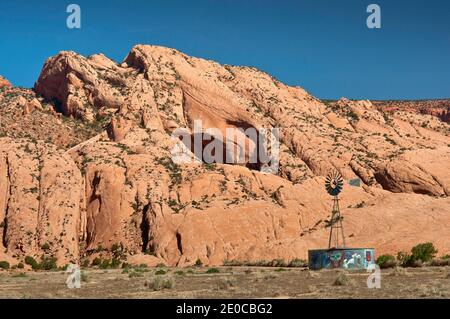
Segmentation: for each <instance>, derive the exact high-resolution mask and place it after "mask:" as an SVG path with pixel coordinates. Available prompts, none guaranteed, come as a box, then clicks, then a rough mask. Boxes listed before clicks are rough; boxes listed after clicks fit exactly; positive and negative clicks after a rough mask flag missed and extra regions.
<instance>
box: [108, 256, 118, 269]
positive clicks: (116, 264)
mask: <svg viewBox="0 0 450 319" xmlns="http://www.w3.org/2000/svg"><path fill="white" fill-rule="evenodd" d="M119 266H120V260H119V259H117V258H113V259H112V260H111V264H110V267H111V268H119Z"/></svg>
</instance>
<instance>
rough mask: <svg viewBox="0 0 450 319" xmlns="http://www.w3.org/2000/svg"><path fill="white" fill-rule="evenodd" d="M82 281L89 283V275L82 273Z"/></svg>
mask: <svg viewBox="0 0 450 319" xmlns="http://www.w3.org/2000/svg"><path fill="white" fill-rule="evenodd" d="M81 281H82V282H89V277H88V274H87V273H85V272H84V271H82V272H81Z"/></svg>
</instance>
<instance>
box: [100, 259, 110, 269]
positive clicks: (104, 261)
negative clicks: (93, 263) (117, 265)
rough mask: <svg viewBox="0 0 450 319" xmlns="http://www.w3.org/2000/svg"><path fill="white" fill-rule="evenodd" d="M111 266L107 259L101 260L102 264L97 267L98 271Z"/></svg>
mask: <svg viewBox="0 0 450 319" xmlns="http://www.w3.org/2000/svg"><path fill="white" fill-rule="evenodd" d="M110 266H111V261H110V260H109V259H104V260H102V263H101V264H100V265H99V268H100V269H108V268H109V267H110Z"/></svg>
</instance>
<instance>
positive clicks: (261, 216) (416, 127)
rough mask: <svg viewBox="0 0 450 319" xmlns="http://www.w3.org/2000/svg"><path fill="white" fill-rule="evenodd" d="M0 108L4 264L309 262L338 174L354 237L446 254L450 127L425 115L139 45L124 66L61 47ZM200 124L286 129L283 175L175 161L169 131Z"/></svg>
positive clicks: (389, 249) (244, 165)
mask: <svg viewBox="0 0 450 319" xmlns="http://www.w3.org/2000/svg"><path fill="white" fill-rule="evenodd" d="M0 105H1V106H0V112H1V118H0V133H2V134H1V136H3V137H1V138H0V220H1V221H3V222H2V223H1V229H0V231H1V232H0V233H1V234H2V243H1V245H2V246H3V247H1V249H0V260H3V259H5V260H10V261H11V262H14V261H17V262H18V261H22V260H23V259H24V257H25V256H28V255H30V256H34V257H35V258H40V257H41V256H54V257H56V258H57V260H58V263H59V264H61V265H63V264H67V263H68V262H71V261H72V262H83V261H85V260H89V261H92V260H93V259H94V257H98V256H101V257H102V258H112V257H114V258H117V259H121V260H122V261H127V262H130V263H136V264H140V263H146V264H148V265H156V264H158V263H165V264H167V265H178V266H185V265H192V264H194V263H195V262H196V261H197V260H198V259H199V260H201V261H202V263H203V264H209V265H218V264H222V263H224V262H225V261H231V260H239V261H261V260H271V259H285V260H291V259H295V258H303V259H304V258H306V256H307V250H308V249H313V248H321V247H326V246H327V240H328V238H327V235H328V228H327V227H326V225H327V219H328V218H329V214H330V210H331V205H332V202H331V198H330V197H329V195H327V194H326V192H325V190H324V187H323V184H324V176H325V175H326V174H327V173H328V172H330V170H332V169H337V170H338V171H339V172H341V174H342V175H343V176H344V178H345V179H346V180H350V179H355V178H360V179H361V181H362V185H361V187H353V186H349V185H348V183H346V185H345V187H344V191H343V193H342V195H341V196H340V197H341V207H342V213H343V216H344V225H345V230H346V234H347V235H348V245H351V246H371V247H375V248H376V249H377V251H378V253H396V252H398V251H401V250H403V251H406V250H410V248H411V247H412V246H414V245H415V244H417V243H419V242H424V241H432V242H433V243H434V244H435V245H436V246H437V248H438V249H439V251H440V253H442V254H444V253H448V252H450V227H449V226H450V214H449V213H450V199H449V197H448V196H449V195H450V136H449V133H450V127H449V125H448V124H447V123H444V122H442V121H441V120H440V119H439V118H437V117H435V116H433V115H425V114H417V113H415V112H408V110H405V111H397V112H395V113H387V112H384V111H383V110H380V109H379V108H377V107H375V106H374V105H373V104H372V103H371V102H370V101H350V100H348V99H345V98H343V99H341V100H339V101H337V102H322V101H320V100H318V99H316V98H314V97H313V96H311V95H310V94H309V93H308V92H306V91H305V90H303V89H302V88H300V87H289V86H287V85H285V84H283V83H281V82H279V81H277V80H276V79H274V78H272V77H271V76H269V75H268V74H266V73H263V72H261V71H258V70H257V69H254V68H248V67H236V66H227V65H225V66H222V65H219V64H217V63H215V62H212V61H207V60H203V59H198V58H193V57H189V56H187V55H185V54H183V53H181V52H179V51H176V50H173V49H169V48H163V47H157V46H145V45H138V46H135V47H134V48H133V49H132V50H131V52H130V53H129V54H128V56H127V57H126V58H125V60H124V62H123V63H121V64H118V63H116V62H114V61H112V60H110V59H108V58H107V57H105V56H103V55H94V56H91V57H87V58H86V57H83V56H80V55H78V54H76V53H74V52H61V53H59V54H58V55H56V56H55V57H51V58H49V59H48V60H47V61H46V63H45V65H44V68H43V70H42V72H41V74H40V76H39V79H38V80H37V82H36V85H35V87H34V92H33V91H30V90H23V89H21V90H19V89H15V88H8V89H7V90H2V92H1V95H0ZM61 113H62V114H63V115H62V116H61ZM12 114H13V115H12ZM199 119H201V120H202V123H203V128H204V129H205V130H206V129H209V128H217V130H218V131H219V132H222V133H224V132H225V131H226V129H227V128H233V127H234V128H252V127H254V128H279V130H280V153H279V157H280V166H279V169H278V171H277V173H276V174H267V173H262V172H260V171H259V168H260V167H261V165H253V164H252V163H250V161H249V156H248V154H247V156H246V157H244V158H243V160H241V161H231V162H227V163H228V164H208V165H204V164H202V163H189V164H187V163H186V164H183V163H175V162H174V161H173V160H172V156H171V151H172V149H173V148H174V146H176V145H179V144H180V142H177V141H175V140H173V139H172V138H171V136H170V134H171V132H173V131H174V130H175V129H176V128H185V129H186V130H187V131H188V132H190V133H191V134H193V136H194V134H195V132H194V131H193V125H194V121H196V120H199ZM17 121H23V123H24V124H25V123H26V124H25V125H18V124H17ZM424 122H426V123H427V125H423V123H424ZM45 128H47V130H46V129H45ZM49 128H50V130H49ZM48 130H49V131H48ZM52 130H53V134H52ZM221 142H225V141H221ZM235 143H236V144H238V146H240V147H241V149H246V150H252V149H254V147H255V143H254V141H253V140H252V139H251V138H248V137H245V138H244V139H243V140H241V141H237V142H235ZM204 146H205V145H204ZM259 164H260V163H259Z"/></svg>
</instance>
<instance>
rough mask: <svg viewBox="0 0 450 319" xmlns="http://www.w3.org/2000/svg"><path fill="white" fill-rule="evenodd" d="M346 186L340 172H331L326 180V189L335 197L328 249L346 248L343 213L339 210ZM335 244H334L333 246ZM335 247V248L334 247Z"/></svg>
mask: <svg viewBox="0 0 450 319" xmlns="http://www.w3.org/2000/svg"><path fill="white" fill-rule="evenodd" d="M343 186H344V180H343V178H342V175H341V174H340V173H339V172H338V171H334V172H331V173H330V174H328V175H327V178H326V180H325V188H326V190H327V192H328V194H330V195H331V196H333V210H332V212H331V219H330V227H331V228H330V238H329V240H328V249H332V248H345V247H346V246H345V236H344V226H343V225H342V217H341V211H340V210H339V197H338V195H339V193H340V192H341V191H342V187H343ZM332 243H334V244H332ZM332 245H334V246H332Z"/></svg>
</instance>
